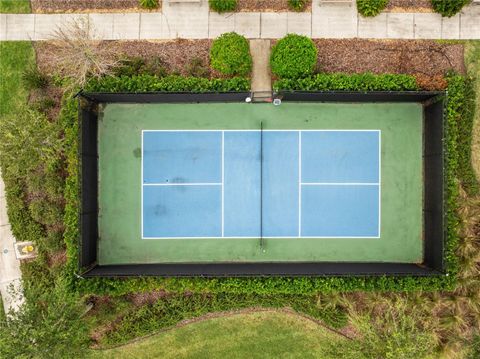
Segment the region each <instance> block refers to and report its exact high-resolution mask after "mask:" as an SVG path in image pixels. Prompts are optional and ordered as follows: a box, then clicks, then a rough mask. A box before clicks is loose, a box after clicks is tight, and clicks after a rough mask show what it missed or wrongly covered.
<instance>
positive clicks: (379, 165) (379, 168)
mask: <svg viewBox="0 0 480 359" xmlns="http://www.w3.org/2000/svg"><path fill="white" fill-rule="evenodd" d="M377 218H378V238H380V231H381V228H382V131H378V217H377Z"/></svg>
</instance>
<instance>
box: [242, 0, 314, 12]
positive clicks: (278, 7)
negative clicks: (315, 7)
mask: <svg viewBox="0 0 480 359" xmlns="http://www.w3.org/2000/svg"><path fill="white" fill-rule="evenodd" d="M311 6H312V2H311V1H309V4H307V6H306V7H305V10H304V11H310V9H311ZM237 11H266V12H268V11H275V12H276V11H290V8H289V7H288V2H287V0H238V5H237Z"/></svg>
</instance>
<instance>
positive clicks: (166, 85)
mask: <svg viewBox="0 0 480 359" xmlns="http://www.w3.org/2000/svg"><path fill="white" fill-rule="evenodd" d="M249 90H250V81H249V80H248V79H246V78H243V77H233V78H231V79H207V78H199V77H182V76H176V75H171V76H166V77H157V76H153V75H149V74H143V75H136V76H119V77H116V76H109V77H104V78H102V79H100V80H96V79H92V80H90V81H89V82H88V83H87V85H86V86H85V91H87V92H151V91H165V92H184V91H193V92H208V91H214V92H229V91H249Z"/></svg>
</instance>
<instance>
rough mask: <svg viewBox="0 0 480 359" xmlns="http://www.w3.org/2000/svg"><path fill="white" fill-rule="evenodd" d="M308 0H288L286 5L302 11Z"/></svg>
mask: <svg viewBox="0 0 480 359" xmlns="http://www.w3.org/2000/svg"><path fill="white" fill-rule="evenodd" d="M309 2H310V1H309V0H288V7H289V8H290V9H292V10H293V11H303V10H305V8H306V7H307V5H308V4H309Z"/></svg>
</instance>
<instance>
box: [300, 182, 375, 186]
mask: <svg viewBox="0 0 480 359" xmlns="http://www.w3.org/2000/svg"><path fill="white" fill-rule="evenodd" d="M300 184H301V185H302V186H379V185H380V183H371V182H302V183H300Z"/></svg>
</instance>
